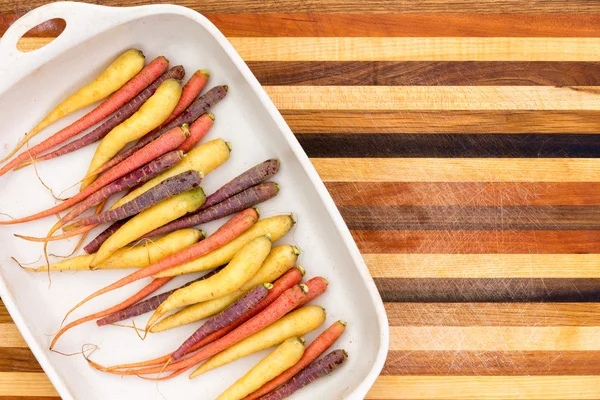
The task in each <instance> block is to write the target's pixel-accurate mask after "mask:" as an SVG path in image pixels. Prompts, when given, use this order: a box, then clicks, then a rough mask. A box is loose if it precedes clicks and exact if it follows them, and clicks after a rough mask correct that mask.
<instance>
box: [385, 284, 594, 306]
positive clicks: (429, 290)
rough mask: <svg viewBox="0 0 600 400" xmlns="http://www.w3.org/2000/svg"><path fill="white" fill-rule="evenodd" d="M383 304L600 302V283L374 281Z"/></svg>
mask: <svg viewBox="0 0 600 400" xmlns="http://www.w3.org/2000/svg"><path fill="white" fill-rule="evenodd" d="M375 284H376V285H377V288H378V289H379V293H380V294H381V298H382V299H383V301H395V302H413V301H415V302H535V301H544V302H588V301H591V302H598V301H600V279H592V278H589V279H563V278H560V279H558V278H527V279H526V278H502V279H500V278H472V279H463V278H410V279H403V278H375Z"/></svg>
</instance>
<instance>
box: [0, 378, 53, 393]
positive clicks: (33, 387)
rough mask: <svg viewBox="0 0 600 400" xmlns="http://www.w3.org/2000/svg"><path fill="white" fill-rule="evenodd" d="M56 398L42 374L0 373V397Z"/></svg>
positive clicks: (50, 385) (47, 380) (48, 381)
mask: <svg viewBox="0 0 600 400" xmlns="http://www.w3.org/2000/svg"><path fill="white" fill-rule="evenodd" d="M10 395H13V396H14V395H18V396H19V397H21V396H23V397H24V396H58V393H56V390H55V389H54V387H53V386H52V384H51V383H50V380H49V379H48V378H47V377H46V375H45V374H44V373H36V372H1V373H0V396H10Z"/></svg>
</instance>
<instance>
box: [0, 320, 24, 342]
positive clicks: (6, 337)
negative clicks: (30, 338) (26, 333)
mask: <svg viewBox="0 0 600 400" xmlns="http://www.w3.org/2000/svg"><path fill="white" fill-rule="evenodd" d="M2 347H27V344H26V343H25V341H24V340H23V338H22V337H21V334H20V333H19V330H18V329H17V326H16V325H15V324H14V323H4V324H0V348H2Z"/></svg>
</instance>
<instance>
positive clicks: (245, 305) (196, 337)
mask: <svg viewBox="0 0 600 400" xmlns="http://www.w3.org/2000/svg"><path fill="white" fill-rule="evenodd" d="M272 287H273V285H271V284H270V283H265V284H263V285H258V286H256V287H254V289H252V290H250V291H249V292H248V293H246V294H245V295H244V296H243V297H242V298H240V299H239V300H238V301H236V302H235V303H233V304H232V305H230V306H229V307H227V308H226V309H224V310H223V311H221V312H220V313H218V314H217V315H214V316H212V317H211V318H209V319H208V320H206V322H205V323H204V324H203V325H202V326H201V327H200V328H198V330H196V332H194V333H193V334H192V336H190V337H189V338H188V339H187V340H186V341H185V342H183V344H182V345H181V346H179V348H178V349H177V350H175V351H174V352H173V354H172V355H171V360H178V359H180V358H181V357H183V356H184V355H185V354H186V353H187V351H188V350H189V349H190V348H191V347H192V346H193V345H195V344H196V343H198V342H199V341H201V340H203V339H204V338H206V337H207V336H208V335H210V334H211V333H213V332H216V331H218V330H219V329H222V328H225V327H226V326H227V325H229V324H231V323H232V322H234V321H236V320H237V319H238V318H240V317H241V316H242V315H244V314H245V313H247V312H248V311H250V310H252V309H253V308H254V307H255V306H256V305H257V304H258V303H260V301H261V300H262V299H264V298H265V297H266V296H267V293H269V290H270V289H271V288H272Z"/></svg>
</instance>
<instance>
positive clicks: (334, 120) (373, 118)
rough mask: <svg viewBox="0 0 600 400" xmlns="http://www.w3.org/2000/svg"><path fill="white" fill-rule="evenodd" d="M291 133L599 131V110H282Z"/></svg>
mask: <svg viewBox="0 0 600 400" xmlns="http://www.w3.org/2000/svg"><path fill="white" fill-rule="evenodd" d="M282 114H283V116H284V117H285V119H286V121H287V122H288V124H289V125H290V127H291V128H292V130H293V131H294V132H295V133H348V132H351V133H353V134H355V133H397V132H404V133H489V132H504V133H563V134H564V133H596V134H597V133H600V111H508V110H507V111H469V110H464V111H463V110H458V111H426V110H424V111H328V110H284V111H282Z"/></svg>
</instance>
